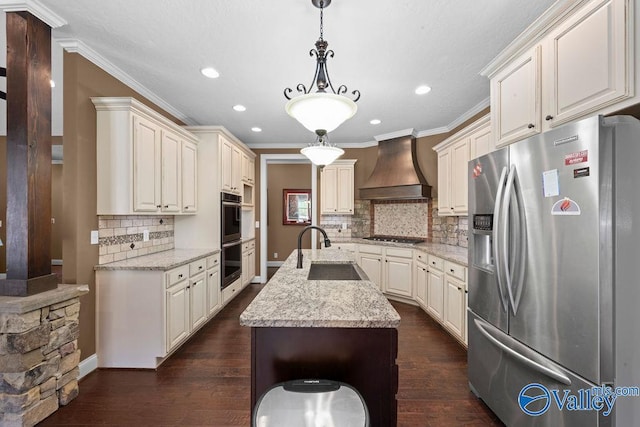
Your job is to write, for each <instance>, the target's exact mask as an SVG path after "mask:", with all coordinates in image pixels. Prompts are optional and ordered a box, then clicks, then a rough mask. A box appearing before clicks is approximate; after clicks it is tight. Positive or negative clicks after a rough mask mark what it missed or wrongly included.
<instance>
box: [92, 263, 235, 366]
mask: <svg viewBox="0 0 640 427" xmlns="http://www.w3.org/2000/svg"><path fill="white" fill-rule="evenodd" d="M239 282H240V281H238V282H237V283H239ZM240 289H241V288H240V287H238V290H240ZM235 295H237V294H234V296H235ZM228 300H230V298H228V299H227V301H228ZM96 302H97V314H96V315H97V319H96V322H97V327H96V329H97V334H96V336H97V337H96V338H97V343H96V348H97V356H98V367H101V368H149V369H155V368H157V367H158V365H160V363H162V361H163V360H164V359H165V358H166V357H167V356H168V355H169V354H170V353H171V352H172V351H174V350H175V349H177V348H178V347H179V346H180V345H181V344H182V343H183V342H184V341H185V340H186V339H187V338H188V337H189V336H191V334H193V333H194V332H195V331H196V330H198V329H199V328H201V327H202V326H203V325H204V324H205V323H206V322H207V321H208V320H209V319H211V318H212V317H213V316H214V315H215V314H216V313H217V312H218V311H219V310H220V309H221V308H222V306H223V302H226V301H224V298H223V297H222V295H221V291H220V254H215V255H211V256H209V257H206V258H204V257H203V258H201V259H198V260H196V261H193V262H191V263H190V264H187V265H182V266H180V267H177V268H174V269H172V270H169V271H162V270H98V271H96Z"/></svg>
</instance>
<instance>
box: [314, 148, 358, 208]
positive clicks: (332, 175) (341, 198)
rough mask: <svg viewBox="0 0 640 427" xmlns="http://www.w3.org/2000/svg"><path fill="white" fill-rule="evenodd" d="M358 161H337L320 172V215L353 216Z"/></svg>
mask: <svg viewBox="0 0 640 427" xmlns="http://www.w3.org/2000/svg"><path fill="white" fill-rule="evenodd" d="M355 163H356V160H336V161H335V162H333V163H332V164H330V165H328V166H325V167H324V168H322V169H321V172H320V204H321V210H320V213H321V214H323V215H344V214H346V215H353V198H354V193H353V192H354V168H355Z"/></svg>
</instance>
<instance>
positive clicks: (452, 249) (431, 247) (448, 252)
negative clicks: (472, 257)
mask: <svg viewBox="0 0 640 427" xmlns="http://www.w3.org/2000/svg"><path fill="white" fill-rule="evenodd" d="M331 243H335V244H338V243H357V244H364V245H376V246H392V247H397V248H408V249H418V250H421V251H423V252H425V253H428V254H431V255H435V256H437V257H440V258H442V259H445V260H448V261H452V262H455V263H458V264H461V265H464V266H467V264H468V263H469V260H468V257H467V253H468V250H467V248H463V247H462V246H453V245H445V244H443V243H427V242H425V243H417V244H409V243H398V242H382V241H378V240H367V239H363V238H360V237H353V238H347V239H332V240H331Z"/></svg>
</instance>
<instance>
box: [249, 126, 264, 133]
mask: <svg viewBox="0 0 640 427" xmlns="http://www.w3.org/2000/svg"><path fill="white" fill-rule="evenodd" d="M251 130H252V131H254V132H262V129H261V128H259V127H257V126H254V127H252V128H251Z"/></svg>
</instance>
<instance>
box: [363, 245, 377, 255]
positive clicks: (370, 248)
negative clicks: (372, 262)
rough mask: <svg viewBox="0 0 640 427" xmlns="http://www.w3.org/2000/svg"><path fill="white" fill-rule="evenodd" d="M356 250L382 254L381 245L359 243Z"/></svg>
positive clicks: (364, 252)
mask: <svg viewBox="0 0 640 427" xmlns="http://www.w3.org/2000/svg"><path fill="white" fill-rule="evenodd" d="M358 250H359V251H360V253H361V254H374V255H382V246H373V245H360V246H359V247H358Z"/></svg>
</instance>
